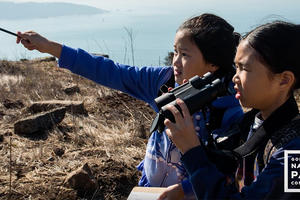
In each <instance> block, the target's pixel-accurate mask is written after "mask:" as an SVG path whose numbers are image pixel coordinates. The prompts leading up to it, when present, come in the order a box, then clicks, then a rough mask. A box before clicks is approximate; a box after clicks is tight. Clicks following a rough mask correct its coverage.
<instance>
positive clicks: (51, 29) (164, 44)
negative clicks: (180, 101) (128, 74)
mask: <svg viewBox="0 0 300 200" xmlns="http://www.w3.org/2000/svg"><path fill="white" fill-rule="evenodd" d="M165 23H167V25H166V24H165ZM0 25H1V27H3V28H5V29H8V30H10V31H12V32H16V31H28V30H34V31H36V32H38V33H40V34H41V35H43V36H45V37H47V38H48V39H50V40H54V41H57V42H60V43H62V44H65V45H68V46H71V47H74V48H82V49H84V50H86V51H88V52H90V53H103V54H108V55H109V57H110V58H111V59H113V60H114V61H116V62H119V63H124V64H133V62H132V54H131V53H132V52H131V46H130V45H131V42H130V39H129V35H128V34H127V32H126V30H125V29H126V28H127V29H128V30H130V31H131V32H132V36H133V37H132V38H133V40H132V41H133V50H134V64H135V65H138V66H143V65H160V64H162V63H163V59H164V57H165V56H166V55H167V53H168V51H172V50H173V38H174V36H175V31H176V28H177V27H178V26H179V25H180V22H178V20H177V21H176V20H174V21H169V19H168V17H164V18H163V16H142V15H140V16H139V15H128V14H125V13H118V12H115V13H106V14H97V15H82V16H63V17H55V18H42V19H30V20H0ZM15 39H16V38H15V37H14V36H11V35H8V34H6V33H2V32H0V41H1V46H0V59H8V60H18V59H21V58H28V59H31V58H36V57H43V56H47V54H41V53H39V52H37V51H28V50H26V49H25V48H24V47H22V45H17V44H16V43H15Z"/></svg>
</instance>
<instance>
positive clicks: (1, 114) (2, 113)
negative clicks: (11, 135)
mask: <svg viewBox="0 0 300 200" xmlns="http://www.w3.org/2000/svg"><path fill="white" fill-rule="evenodd" d="M4 115H5V114H4V112H3V111H1V110H0V119H2V118H3V116H4Z"/></svg>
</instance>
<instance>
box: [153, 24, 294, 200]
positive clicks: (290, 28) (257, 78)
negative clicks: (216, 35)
mask: <svg viewBox="0 0 300 200" xmlns="http://www.w3.org/2000/svg"><path fill="white" fill-rule="evenodd" d="M299 52H300V26H299V25H295V24H291V23H286V22H281V21H276V22H273V23H268V24H265V25H262V26H259V27H257V28H256V29H254V30H253V31H251V32H249V33H248V34H247V35H246V36H245V37H244V38H243V39H242V41H241V42H240V44H239V46H238V48H237V53H236V56H235V64H236V68H237V70H236V74H235V76H234V77H233V79H232V80H233V82H234V84H235V86H234V88H235V89H236V91H237V93H236V98H237V99H238V100H239V101H240V103H241V104H242V105H243V106H245V107H252V108H253V110H251V111H249V112H248V113H246V114H245V115H244V120H243V121H242V122H241V124H240V125H239V128H240V129H239V130H240V133H241V134H240V135H241V144H242V145H241V146H239V147H237V148H235V149H234V150H233V151H232V152H231V153H232V155H234V157H236V158H238V159H240V161H241V162H240V166H239V168H238V169H237V176H236V180H235V181H230V180H228V179H226V176H225V175H224V174H223V173H221V172H220V170H219V169H218V168H217V166H216V165H215V163H214V162H212V160H214V158H212V157H210V156H209V155H212V154H209V152H210V151H209V149H207V148H205V146H204V145H203V144H202V142H201V141H200V140H199V139H198V136H197V133H196V132H195V130H194V124H193V119H192V118H191V117H190V115H189V113H188V110H187V107H186V105H185V104H184V102H183V101H182V100H180V99H177V103H178V104H179V105H180V106H181V109H182V111H183V117H182V116H181V114H179V112H178V110H177V109H176V108H175V107H174V106H170V107H169V109H170V110H171V112H172V113H173V114H174V116H175V120H176V124H175V123H172V122H171V121H170V120H168V119H167V120H165V125H166V126H167V127H168V129H167V130H166V133H167V135H168V136H169V138H171V139H172V141H173V142H174V143H175V144H176V146H177V147H178V148H179V149H180V151H181V152H182V153H183V156H182V158H181V159H182V162H183V163H184V166H185V168H186V170H187V171H188V173H189V175H190V180H191V183H192V185H193V190H194V192H195V194H196V196H197V198H198V199H300V193H299V192H298V193H291V192H287V191H285V188H284V187H285V184H286V186H287V184H288V183H287V182H286V183H285V184H284V163H285V156H284V151H285V150H298V151H299V150H300V116H299V111H298V106H297V102H296V101H295V98H294V95H293V91H294V90H295V89H298V88H299V87H300V59H299ZM219 153H220V152H219ZM228 153H229V152H227V154H226V155H229V154H228ZM215 155H217V154H215ZM223 156H225V154H223ZM219 159H220V160H222V159H224V157H223V158H222V156H220V157H219ZM286 159H288V158H286ZM233 162H234V159H233ZM229 164H230V163H228V162H227V163H224V165H229ZM241 172H242V173H241ZM288 175H289V173H288V174H286V176H288ZM286 178H287V177H286ZM297 178H298V176H297ZM297 180H298V181H299V178H298V179H297ZM159 199H160V200H162V199H170V198H167V195H166V193H163V194H162V195H161V196H160V198H159Z"/></svg>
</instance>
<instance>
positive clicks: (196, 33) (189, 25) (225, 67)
mask: <svg viewBox="0 0 300 200" xmlns="http://www.w3.org/2000/svg"><path fill="white" fill-rule="evenodd" d="M180 30H187V31H188V32H189V33H190V37H191V40H192V41H193V42H195V44H196V45H197V46H198V48H199V49H200V51H201V53H202V54H203V57H204V60H205V61H206V62H208V63H211V64H213V65H216V66H218V67H219V70H218V71H219V72H220V73H223V72H225V73H226V72H229V71H231V72H232V70H234V68H233V67H232V66H233V61H234V57H235V53H236V47H237V45H238V43H239V41H240V34H238V33H236V32H234V28H233V26H231V25H230V24H229V23H228V22H227V21H225V20H224V19H223V18H221V17H218V16H216V15H214V14H209V13H205V14H202V15H200V16H197V17H193V18H191V19H188V20H187V21H185V22H184V23H183V24H182V25H181V26H180V27H179V28H178V29H177V32H178V31H180Z"/></svg>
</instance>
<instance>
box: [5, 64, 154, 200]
mask: <svg viewBox="0 0 300 200" xmlns="http://www.w3.org/2000/svg"><path fill="white" fill-rule="evenodd" d="M56 65H57V63H56V61H48V60H44V61H43V60H31V61H20V62H11V61H0V91H1V92H0V156H1V162H0V199H126V198H127V196H128V195H129V192H130V191H131V189H132V188H133V187H134V186H135V185H137V181H138V179H139V176H140V173H139V172H138V171H137V170H136V168H135V167H136V166H137V165H138V163H139V162H140V161H141V160H142V158H143V156H144V153H145V147H146V142H147V134H148V129H149V125H150V123H151V120H152V119H153V114H154V113H153V111H152V110H151V109H150V108H149V106H147V105H146V104H145V103H143V102H141V101H138V100H135V99H133V98H131V97H130V96H128V95H125V94H123V93H120V92H116V91H113V90H111V89H107V88H104V87H102V86H99V85H97V84H95V83H93V82H92V81H89V80H87V79H84V78H82V77H79V76H76V75H74V74H71V73H70V72H69V71H67V70H63V69H60V68H58V67H56ZM70 84H77V85H78V86H79V88H80V92H79V93H75V94H74V95H71V96H68V95H67V94H65V92H64V91H63V88H64V87H66V86H67V85H70ZM53 99H56V100H58V99H59V100H80V101H84V105H85V108H86V110H87V111H88V116H81V115H73V114H70V113H66V116H65V118H64V120H63V121H62V122H61V123H60V124H59V125H58V126H56V127H54V128H53V129H52V130H50V131H46V132H43V133H40V134H38V135H34V136H31V137H25V136H21V135H16V134H15V133H14V129H13V125H14V123H15V122H16V121H17V120H19V119H21V118H24V117H26V116H28V115H30V113H29V112H28V111H27V109H26V107H27V106H29V105H30V104H31V103H32V102H34V101H41V100H53ZM10 105H12V106H10ZM84 163H88V164H89V166H90V168H91V170H92V172H93V174H94V176H95V177H96V179H97V181H98V183H99V188H98V190H97V192H96V193H94V194H93V196H86V195H83V196H81V197H78V194H76V191H75V190H73V189H71V188H69V187H67V186H66V185H64V184H63V182H64V179H65V177H66V175H67V174H68V173H70V172H71V171H73V170H76V169H77V168H79V167H80V166H82V165H83V164H84Z"/></svg>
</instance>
